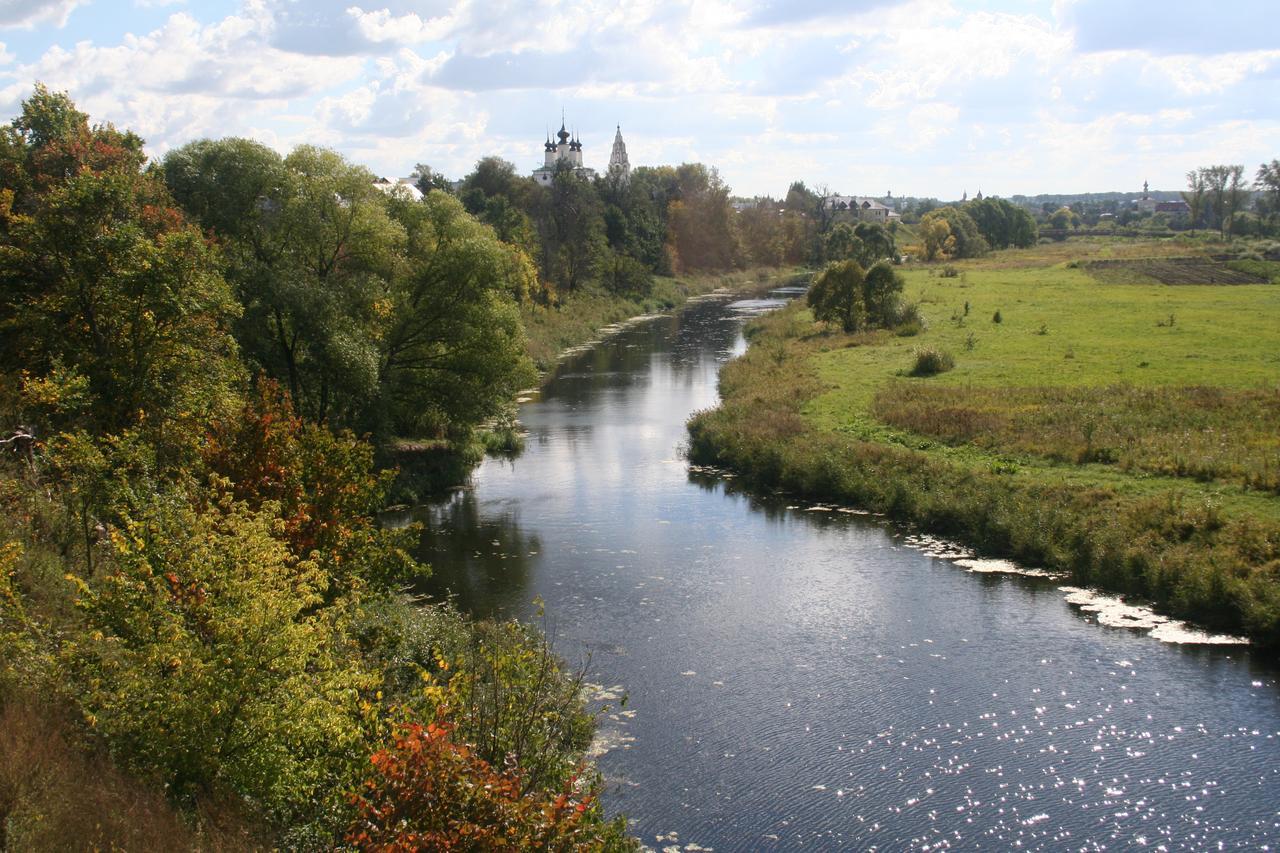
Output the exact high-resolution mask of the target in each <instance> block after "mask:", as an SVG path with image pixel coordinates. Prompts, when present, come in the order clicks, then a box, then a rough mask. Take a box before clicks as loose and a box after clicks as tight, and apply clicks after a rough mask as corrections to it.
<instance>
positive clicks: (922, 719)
mask: <svg viewBox="0 0 1280 853" xmlns="http://www.w3.org/2000/svg"><path fill="white" fill-rule="evenodd" d="M784 295H786V294H781V293H778V294H774V297H777V298H761V299H751V300H739V301H733V300H731V299H728V298H726V299H720V300H709V301H705V302H702V303H699V304H696V305H692V306H690V307H689V308H687V309H686V310H685V311H684V312H683V313H682V314H680V315H679V316H675V317H664V318H661V319H657V320H653V321H651V322H647V323H644V324H641V325H637V326H634V327H631V328H629V329H627V330H625V331H623V332H621V333H619V334H617V335H615V336H613V337H611V338H609V339H608V340H607V341H605V342H604V343H603V344H601V345H599V346H597V347H595V348H594V349H592V350H591V351H589V352H585V353H582V354H579V355H578V356H576V357H574V358H572V359H570V360H568V361H566V362H565V363H564V364H563V365H562V366H561V368H560V370H559V371H558V372H557V374H556V375H555V377H554V378H553V379H552V380H551V381H550V382H549V383H548V384H547V386H546V387H545V389H544V391H543V392H542V393H541V395H540V396H539V398H538V399H536V400H535V401H533V402H529V403H527V404H525V405H523V406H522V407H521V409H520V421H521V423H522V424H523V425H524V427H525V428H526V429H527V430H528V433H529V435H528V440H527V447H526V449H525V451H524V453H523V454H522V455H521V456H519V457H518V458H516V459H514V460H497V459H491V460H489V461H487V462H485V463H484V465H483V466H481V468H480V469H479V471H478V472H477V473H476V475H475V477H474V484H473V487H472V488H470V489H467V490H464V491H460V492H458V493H457V494H455V495H453V496H452V497H450V498H449V499H448V500H447V501H444V502H442V503H440V504H438V505H435V506H432V507H423V508H420V509H419V510H418V511H417V513H416V514H417V515H418V517H419V518H420V520H422V521H424V522H425V523H426V525H427V529H426V531H425V533H424V536H423V539H422V554H421V555H422V556H423V557H424V558H425V559H426V560H428V561H429V562H430V563H431V564H432V565H433V567H434V570H435V573H436V574H435V577H434V579H433V581H432V584H433V592H434V593H435V594H437V595H444V594H451V595H453V596H455V597H456V599H457V600H458V602H459V604H460V606H462V607H463V608H464V609H466V610H468V611H470V612H472V613H475V614H477V615H497V616H520V617H526V618H527V617H531V616H532V615H533V614H534V613H535V612H536V608H537V605H536V604H535V603H534V602H535V599H538V600H541V601H543V602H545V613H546V620H547V628H548V630H549V631H550V632H551V633H552V634H553V636H554V638H555V643H556V648H557V650H558V651H559V652H560V653H561V654H562V655H563V656H565V657H567V658H568V659H570V660H571V661H574V660H576V661H585V662H586V665H587V670H588V677H589V680H590V681H592V682H594V683H595V684H596V685H598V687H597V690H596V696H597V698H598V699H599V700H600V701H602V702H604V703H606V704H608V705H609V706H610V710H609V711H607V712H606V714H605V716H603V717H602V720H601V730H600V736H599V738H598V741H597V747H598V748H597V752H598V753H599V758H598V764H599V767H600V769H601V770H602V772H603V773H604V774H605V777H606V779H607V781H608V783H609V789H608V793H607V798H608V803H609V806H610V808H611V809H613V810H615V811H621V812H624V813H626V814H627V815H628V817H629V819H630V821H631V829H632V832H633V833H634V834H635V835H636V836H638V837H639V838H640V839H641V841H643V842H644V843H645V844H647V845H649V846H650V847H653V848H655V849H661V848H676V849H681V850H697V849H700V848H714V849H716V850H762V849H765V850H767V849H798V848H805V849H836V848H851V849H881V850H901V849H906V848H909V847H910V848H916V849H973V848H983V849H1011V848H1013V847H1015V846H1017V847H1019V848H1020V849H1052V850H1065V849H1086V850H1092V849H1100V848H1103V847H1109V848H1130V847H1137V846H1143V845H1145V846H1149V847H1151V848H1153V849H1161V847H1162V845H1163V847H1164V848H1167V849H1202V848H1209V847H1214V848H1215V849H1218V845H1219V844H1220V843H1221V844H1222V845H1225V846H1226V847H1228V848H1235V847H1249V848H1257V847H1259V846H1263V845H1266V844H1272V845H1274V844H1275V843H1276V841H1277V840H1280V689H1278V688H1277V671H1276V669H1275V668H1273V667H1272V666H1271V665H1270V664H1268V663H1266V662H1264V661H1262V660H1261V659H1259V657H1258V656H1257V655H1252V656H1251V654H1250V652H1249V650H1248V648H1247V647H1243V646H1199V645H1177V644H1171V643H1167V642H1162V641H1160V640H1158V639H1155V638H1153V637H1152V636H1150V635H1149V633H1148V631H1147V630H1145V629H1143V630H1135V629H1132V628H1118V627H1107V626H1104V625H1101V624H1098V618H1099V617H1098V615H1097V614H1095V613H1091V612H1088V611H1085V610H1081V609H1080V608H1079V607H1077V606H1075V605H1073V604H1071V603H1068V601H1067V597H1068V595H1069V593H1068V592H1065V591H1063V590H1062V589H1060V586H1061V582H1059V581H1055V580H1053V579H1048V578H1039V577H1026V576H1020V575H1016V574H1015V575H1011V574H993V573H975V572H972V571H968V570H966V568H964V566H963V565H962V564H960V563H957V562H956V561H955V560H954V559H949V558H946V557H939V556H931V555H930V554H931V553H934V554H936V553H938V547H937V546H936V545H935V546H932V547H929V546H922V545H921V544H920V543H919V542H918V541H917V540H916V539H914V538H913V537H911V536H910V533H909V531H906V530H904V529H902V528H900V527H897V526H895V525H892V524H890V523H888V522H886V521H884V520H881V519H877V518H871V517H866V516H860V515H855V514H852V513H849V512H841V511H839V508H826V507H821V508H815V507H813V506H812V505H811V504H808V503H806V502H801V501H798V500H796V499H794V498H788V497H787V496H785V495H768V496H753V495H750V494H745V493H743V492H742V491H741V490H739V489H737V488H735V486H734V481H733V480H732V478H726V477H721V476H718V475H716V474H714V473H708V472H703V471H691V470H690V468H689V465H688V463H687V462H686V461H685V460H684V459H683V458H682V455H681V444H682V442H683V441H684V440H685V431H684V424H685V421H686V419H687V418H688V416H689V415H690V413H692V412H694V411H696V410H698V409H702V408H705V407H708V406H712V405H714V404H715V402H716V375H717V373H718V371H719V369H720V367H721V365H722V364H723V363H724V362H725V361H726V360H728V359H729V358H730V357H732V356H733V355H734V354H736V353H739V352H741V351H742V350H743V349H744V348H745V343H744V341H743V338H742V334H741V327H742V324H743V321H744V318H746V317H748V316H750V315H751V314H753V313H758V312H760V311H762V310H766V309H768V308H771V307H775V306H777V305H778V304H781V303H780V297H782V296H784ZM1112 621H1114V620H1112ZM1148 627H1149V626H1148ZM623 695H625V696H626V698H627V701H626V704H625V707H620V702H619V701H618V700H617V698H615V697H621V696H623Z"/></svg>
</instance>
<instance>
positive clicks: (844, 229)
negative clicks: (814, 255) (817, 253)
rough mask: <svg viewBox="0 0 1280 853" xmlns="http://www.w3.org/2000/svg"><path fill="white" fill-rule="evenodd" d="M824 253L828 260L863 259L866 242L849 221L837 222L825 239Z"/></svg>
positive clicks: (860, 260)
mask: <svg viewBox="0 0 1280 853" xmlns="http://www.w3.org/2000/svg"><path fill="white" fill-rule="evenodd" d="M823 243H824V250H823V254H824V255H825V256H826V258H827V260H828V261H849V260H856V261H859V262H862V261H863V256H864V254H865V251H866V244H865V243H863V241H862V239H861V238H860V237H859V236H858V235H857V233H856V232H855V231H854V229H853V226H852V225H850V224H849V223H847V222H839V223H836V225H835V227H833V228H832V229H831V230H830V231H828V232H827V236H826V239H825V240H824V241H823Z"/></svg>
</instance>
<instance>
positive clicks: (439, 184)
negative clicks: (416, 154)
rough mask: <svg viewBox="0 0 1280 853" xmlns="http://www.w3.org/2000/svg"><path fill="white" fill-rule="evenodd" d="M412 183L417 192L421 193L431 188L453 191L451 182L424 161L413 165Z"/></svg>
mask: <svg viewBox="0 0 1280 853" xmlns="http://www.w3.org/2000/svg"><path fill="white" fill-rule="evenodd" d="M410 177H412V178H413V185H414V186H415V187H417V188H418V192H420V193H422V194H423V195H426V194H428V193H429V192H431V191H432V190H440V191H441V192H446V193H451V192H453V182H452V181H450V180H449V179H448V178H446V177H445V176H444V175H442V174H440V173H439V172H437V171H436V170H435V169H433V168H431V167H430V166H428V165H427V164H426V163H419V164H418V165H416V166H414V167H413V173H412V174H411V175H410Z"/></svg>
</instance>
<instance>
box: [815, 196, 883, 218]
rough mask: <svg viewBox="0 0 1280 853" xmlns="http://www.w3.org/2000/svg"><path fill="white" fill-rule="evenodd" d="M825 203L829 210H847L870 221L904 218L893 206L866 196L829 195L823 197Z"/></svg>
mask: <svg viewBox="0 0 1280 853" xmlns="http://www.w3.org/2000/svg"><path fill="white" fill-rule="evenodd" d="M823 204H825V205H826V207H827V209H828V210H834V211H837V212H839V211H845V210H847V211H849V212H850V213H852V214H853V215H854V216H856V217H857V218H858V219H864V220H866V221H868V222H888V221H889V220H891V219H901V218H902V217H901V216H900V215H899V214H898V213H897V212H896V211H894V210H893V208H891V207H889V206H888V205H885V204H883V203H881V202H879V201H877V200H876V199H874V198H867V197H866V196H857V195H829V196H827V197H826V198H825V199H823Z"/></svg>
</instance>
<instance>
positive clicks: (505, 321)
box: [377, 193, 537, 436]
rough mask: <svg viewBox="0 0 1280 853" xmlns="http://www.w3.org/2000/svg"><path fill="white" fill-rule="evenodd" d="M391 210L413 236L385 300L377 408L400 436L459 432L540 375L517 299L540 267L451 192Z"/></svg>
mask: <svg viewBox="0 0 1280 853" xmlns="http://www.w3.org/2000/svg"><path fill="white" fill-rule="evenodd" d="M393 211H394V214H395V218H396V220H397V221H398V223H399V224H400V226H401V227H402V228H403V229H404V231H405V233H406V234H407V235H408V240H407V247H406V252H405V258H404V261H403V263H402V264H400V266H399V268H398V270H397V272H396V274H395V275H394V276H392V277H391V279H390V280H389V281H388V282H387V283H386V285H385V291H384V294H385V295H384V296H383V297H382V299H381V300H380V301H379V311H380V312H382V313H384V314H385V315H386V317H387V320H386V322H385V323H384V330H385V331H384V332H383V333H382V335H381V339H380V341H379V346H378V368H377V370H378V389H379V390H378V395H379V407H380V410H381V411H382V412H383V413H384V416H385V418H386V419H387V426H388V427H389V428H390V429H391V430H393V431H395V432H396V433H399V434H401V435H418V436H420V435H433V434H434V435H441V434H445V435H448V434H452V435H455V436H456V435H457V434H459V432H460V431H465V430H469V429H470V427H471V426H472V425H473V424H476V423H479V422H481V421H484V420H488V419H490V418H493V417H494V416H496V415H497V414H499V413H500V412H502V411H504V410H505V409H506V407H507V406H508V405H509V404H510V400H512V399H513V398H514V397H515V395H516V392H517V391H519V390H520V389H521V388H524V387H527V386H528V385H529V383H531V382H532V381H533V378H534V375H533V368H532V366H531V364H530V363H529V360H528V358H527V357H526V356H525V354H524V331H523V328H522V327H521V325H520V318H519V311H518V308H517V305H516V301H517V299H518V298H519V296H520V295H521V294H523V293H527V292H528V290H529V289H530V288H532V287H534V286H536V284H537V276H536V272H535V270H534V268H533V264H532V262H531V261H530V260H529V258H528V256H527V255H525V254H524V252H522V251H521V250H520V249H518V248H516V247H514V246H509V245H507V244H504V243H503V242H501V241H500V240H498V239H497V238H496V236H495V235H494V233H493V231H492V230H491V229H490V228H488V227H487V226H485V225H482V224H481V223H479V222H476V221H475V220H474V219H472V218H471V217H470V216H468V215H467V214H466V212H465V211H464V210H463V208H462V205H461V204H460V203H459V202H458V200H457V199H455V198H453V197H451V196H448V195H446V194H444V193H432V194H430V195H428V196H427V197H426V198H425V199H424V200H423V201H421V202H399V203H395V204H393Z"/></svg>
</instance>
